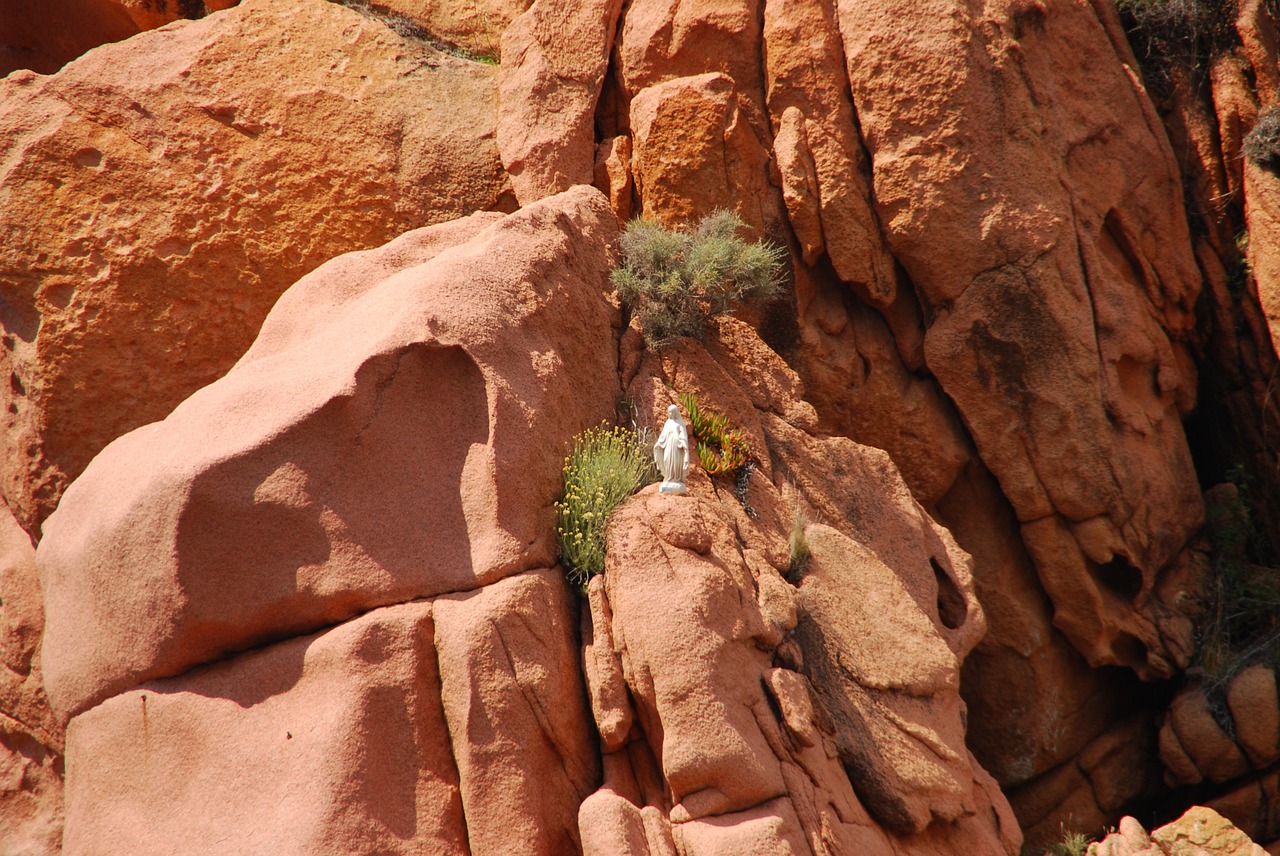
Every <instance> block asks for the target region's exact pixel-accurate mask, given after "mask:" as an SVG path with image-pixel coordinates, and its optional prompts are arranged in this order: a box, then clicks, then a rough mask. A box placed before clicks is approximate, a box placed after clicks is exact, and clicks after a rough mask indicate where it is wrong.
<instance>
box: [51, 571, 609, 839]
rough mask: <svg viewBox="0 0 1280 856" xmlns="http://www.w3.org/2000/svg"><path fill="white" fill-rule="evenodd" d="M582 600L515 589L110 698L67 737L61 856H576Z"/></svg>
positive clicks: (582, 772)
mask: <svg viewBox="0 0 1280 856" xmlns="http://www.w3.org/2000/svg"><path fill="white" fill-rule="evenodd" d="M571 597H572V594H571V593H570V591H569V589H568V587H567V585H566V584H565V581H564V579H563V576H562V575H561V574H560V572H559V571H558V570H542V571H535V572H532V573H528V574H520V575H517V576H515V577H511V578H508V579H505V580H502V581H501V582H498V583H495V584H494V585H491V586H487V587H485V588H484V589H482V590H480V591H477V592H469V593H466V594H462V595H451V596H448V597H445V598H440V599H437V600H435V601H417V602H413V603H408V604H403V605H399V606H389V607H385V608H381V609H375V610H373V611H372V612H369V613H367V614H365V615H363V616H361V617H359V618H357V619H354V620H352V621H349V622H346V623H344V624H341V625H339V626H337V627H335V628H332V629H330V630H327V631H325V632H322V633H319V634H316V635H313V636H303V637H299V638H295V639H290V640H288V641H285V642H281V643H278V644H275V645H271V646H268V647H266V648H263V649H261V650H257V651H252V652H248V653H245V654H241V655H239V656H237V657H233V658H231V659H229V660H226V661H223V662H219V663H215V664H211V665H209V666H205V667H202V668H199V669H196V670H193V671H192V672H190V673H188V674H186V675H183V676H181V677H177V678H169V679H165V680H159V681H152V682H150V683H147V684H144V685H142V686H140V687H138V688H136V689H133V690H130V691H128V692H125V693H122V694H120V695H117V696H113V697H112V698H110V699H108V700H107V701H106V702H104V703H103V704H101V705H98V706H97V707H95V708H94V709H93V710H91V711H88V712H87V713H85V714H83V715H81V716H78V717H76V718H75V719H74V720H72V723H71V726H70V728H69V730H68V752H69V754H70V756H71V757H72V758H74V759H75V760H74V762H73V764H72V765H71V769H70V771H69V774H68V777H67V827H66V835H65V839H64V849H63V851H62V852H63V853H65V854H67V856H74V854H86V856H87V854H94V856H97V854H102V856H107V854H162V853H174V852H182V853H193V854H195V853H208V854H230V853H243V854H251V853H262V852H264V850H270V851H272V852H278V853H286V854H299V856H301V855H302V854H339V853H341V854H354V853H360V854H373V853H381V854H391V853H395V854H399V853H403V854H411V853H433V854H459V856H463V854H494V856H496V854H502V853H529V854H545V856H554V855H555V854H562V853H568V852H572V851H573V850H574V849H575V846H576V841H577V823H576V818H577V810H578V804H579V802H581V800H582V798H583V796H585V795H586V793H587V792H588V791H589V790H590V788H591V787H592V786H593V785H594V784H595V780H596V777H597V775H598V774H597V771H596V755H595V748H594V745H593V743H592V741H591V740H590V739H589V736H590V734H589V731H588V730H587V728H586V722H585V716H586V708H585V706H584V705H583V704H582V701H581V695H582V684H581V680H580V678H579V677H578V674H577V672H576V671H575V670H574V669H573V667H572V666H573V660H574V657H575V654H576V639H575V638H574V631H575V629H576V621H575V620H574V609H573V605H572V603H571V601H570V598H571ZM575 702H577V703H576V704H575ZM494 723H500V724H501V725H500V727H498V728H496V729H495V728H494Z"/></svg>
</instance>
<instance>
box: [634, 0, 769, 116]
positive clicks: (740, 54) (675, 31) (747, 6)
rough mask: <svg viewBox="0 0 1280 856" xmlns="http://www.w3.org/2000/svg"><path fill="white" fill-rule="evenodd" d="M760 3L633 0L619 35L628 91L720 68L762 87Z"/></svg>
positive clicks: (752, 0) (747, 83) (748, 84)
mask: <svg viewBox="0 0 1280 856" xmlns="http://www.w3.org/2000/svg"><path fill="white" fill-rule="evenodd" d="M760 7H761V0H717V2H715V3H708V4H700V3H699V4H693V3H681V2H678V0H632V2H631V3H629V4H628V5H627V12H626V15H625V16H624V17H623V21H622V27H621V30H620V32H619V35H618V73H619V76H620V77H621V79H622V83H623V85H624V87H625V89H626V91H627V92H628V93H629V94H630V96H632V97H634V96H635V95H636V94H637V93H638V92H640V90H642V89H644V88H646V87H649V86H653V85H655V84H658V83H662V82H664V81H667V80H672V79H674V78H678V77H690V76H695V75H700V74H707V73H718V74H723V75H725V76H726V77H728V78H730V79H731V80H733V81H735V82H736V83H737V84H738V85H739V86H743V87H746V88H748V89H749V90H751V91H755V92H758V91H759V79H760V69H761V67H762V63H761V60H760ZM757 97H758V96H757ZM761 106H763V104H761Z"/></svg>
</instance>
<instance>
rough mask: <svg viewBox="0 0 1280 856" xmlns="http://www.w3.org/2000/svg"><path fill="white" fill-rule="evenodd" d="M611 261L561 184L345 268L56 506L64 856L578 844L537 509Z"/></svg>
mask: <svg viewBox="0 0 1280 856" xmlns="http://www.w3.org/2000/svg"><path fill="white" fill-rule="evenodd" d="M616 234H617V224H616V221H615V220H614V219H613V216H612V214H611V213H610V212H609V210H608V207H607V203H606V201H605V199H604V198H603V197H602V196H601V195H600V194H598V193H597V192H596V191H594V190H592V189H590V188H578V189H576V190H574V191H571V192H569V193H566V194H563V195H561V196H557V197H554V198H552V199H549V200H547V201H546V202H545V203H540V204H537V205H534V206H530V207H528V208H525V209H524V210H522V211H521V212H519V213H517V214H513V215H510V216H508V217H506V218H503V217H501V216H500V215H489V214H476V215H474V216H472V217H471V218H468V219H465V220H461V221H457V222H454V223H449V224H444V225H441V226H435V227H427V228H424V229H420V230H417V231H414V232H409V233H407V234H405V235H404V236H402V237H400V238H399V239H397V240H396V241H393V242H392V243H390V244H388V245H387V246H385V247H382V248H379V249H378V250H374V251H368V252H364V253H357V254H352V255H348V256H343V257H340V258H338V259H336V260H334V261H333V262H331V263H330V264H328V265H325V266H323V267H322V268H320V269H319V270H317V271H315V272H314V273H312V274H311V275H310V276H308V277H306V278H304V279H303V280H301V281H300V282H299V283H298V284H297V285H296V286H295V287H294V288H293V289H291V290H290V291H289V292H288V293H287V294H286V295H285V296H284V297H283V298H282V299H281V301H280V304H279V305H278V306H277V307H276V309H275V310H274V311H273V313H272V314H271V316H270V317H269V318H268V319H267V322H266V323H265V324H264V326H263V330H262V333H261V335H260V336H259V338H258V340H257V341H256V342H255V343H254V346H253V347H252V348H251V349H250V350H249V352H248V353H247V354H246V355H245V356H244V358H243V359H242V360H241V361H240V362H239V363H238V364H237V365H236V367H235V368H234V369H233V370H232V371H231V372H229V373H228V374H227V376H226V377H225V378H223V379H222V380H221V381H219V382H218V383H216V384H213V385H212V386H210V387H208V388H207V389H205V390H203V391H202V392H201V393H199V394H197V395H196V396H193V397H192V398H191V399H189V400H188V401H187V402H185V403H184V404H183V405H182V406H181V407H179V408H178V410H176V411H175V412H174V413H173V414H172V415H171V416H170V417H169V419H167V420H165V421H164V422H161V423H157V424H155V425H151V426H147V427H145V428H142V429H139V430H138V431H135V432H133V433H131V434H129V435H126V436H125V437H123V438H121V439H120V440H118V441H116V442H115V443H113V444H112V445H111V446H110V447H109V448H108V449H107V450H105V451H104V452H103V453H102V454H101V455H100V456H99V457H98V458H97V459H96V460H95V461H94V463H93V465H92V466H91V467H90V468H89V470H88V471H86V473H85V475H84V476H82V477H81V478H80V479H79V480H77V482H76V484H75V485H74V487H73V488H72V489H71V490H70V491H68V493H67V495H66V496H65V497H64V499H63V502H62V504H61V505H60V506H59V509H58V511H57V512H56V513H55V515H54V516H53V517H52V518H50V520H49V521H48V524H47V526H46V530H45V532H46V534H45V538H44V540H43V541H42V542H41V544H40V548H39V551H38V554H37V556H38V561H39V563H40V568H41V574H42V584H43V588H44V590H45V592H46V596H47V603H48V604H49V606H48V614H49V617H50V619H51V622H50V624H49V625H48V626H47V627H46V632H45V648H44V655H43V660H44V663H45V667H46V683H47V686H48V687H49V688H50V690H51V691H52V701H53V708H54V710H55V711H57V712H58V713H59V715H60V717H61V718H62V719H64V720H65V719H68V718H69V719H70V730H69V733H68V741H69V749H68V753H69V757H70V758H72V759H73V761H72V764H71V765H70V769H69V772H68V780H67V799H68V802H69V809H68V820H67V828H66V840H65V851H64V852H67V853H84V854H90V853H94V854H96V853H137V852H154V853H159V852H172V849H173V848H174V847H175V846H177V847H179V849H183V850H185V851H188V852H231V851H229V850H227V849H226V847H223V846H222V845H221V844H218V843H217V842H218V841H219V837H218V836H217V835H216V832H217V830H219V829H223V830H225V829H226V828H227V824H229V823H232V818H235V821H234V823H235V825H237V828H239V829H241V830H242V833H243V835H242V837H241V838H240V839H239V841H238V842H237V843H236V844H234V845H228V846H230V847H232V848H233V849H234V848H235V847H241V848H243V850H240V851H236V852H260V851H261V848H262V847H264V846H266V847H269V848H272V849H275V848H284V849H285V850H286V851H287V852H298V853H310V852H331V848H340V849H341V851H342V852H368V853H372V852H415V853H416V852H424V848H425V849H426V850H429V851H431V852H472V853H512V852H522V853H524V852H528V853H545V854H558V853H564V852H568V851H571V850H572V849H574V848H575V847H576V846H577V845H576V841H577V823H576V817H577V811H578V805H579V803H580V802H581V801H582V798H583V797H585V796H586V795H587V794H588V793H589V792H590V790H591V789H592V788H594V787H595V784H596V781H597V777H598V763H599V762H598V755H597V753H596V749H595V741H594V739H593V738H592V736H591V732H590V731H589V730H588V728H587V727H586V715H587V706H586V702H585V699H584V697H583V690H582V682H581V678H580V676H579V672H578V670H577V668H576V660H577V639H576V636H575V634H576V629H577V625H578V620H577V614H576V604H575V603H574V602H573V600H572V598H571V596H570V594H569V591H568V589H567V587H566V583H565V581H564V579H563V575H562V574H561V573H560V571H559V570H547V567H548V565H549V564H550V563H551V561H552V559H553V558H554V556H553V550H552V548H551V545H550V533H551V529H552V527H551V519H552V518H551V513H552V509H551V502H552V500H553V499H554V498H555V494H556V492H557V490H558V489H559V473H560V465H561V460H562V455H563V449H564V447H565V444H566V443H567V442H568V441H569V439H570V438H571V437H572V436H573V434H574V433H575V432H577V431H580V430H582V429H583V428H585V427H587V425H589V424H590V423H591V422H592V421H593V420H594V418H595V416H596V415H597V414H599V413H607V412H608V411H609V410H610V409H611V408H612V407H613V404H614V402H615V400H616V398H617V392H616V389H617V387H616V384H617V374H616V371H617V369H616V363H615V360H616V351H615V350H614V349H612V348H610V347H600V344H601V343H602V342H604V343H607V342H609V341H610V340H612V338H613V336H614V333H613V330H612V326H611V325H613V324H615V323H616V320H615V319H616V310H615V309H614V308H613V307H612V306H610V305H609V304H608V303H607V302H606V301H605V299H604V296H603V294H602V293H601V292H600V290H599V283H600V282H601V281H603V278H604V277H605V275H606V265H607V260H608V250H609V247H610V246H611V244H612V243H613V241H614V240H615V238H616ZM580 385H581V386H580ZM265 401H272V402H275V406H273V407H271V408H265V409H264V408H262V407H261V406H260V405H261V404H262V403H263V402H265ZM237 414H238V415H237ZM535 414H536V418H535ZM166 450H168V451H166ZM397 450H398V451H397ZM170 453H172V454H170ZM370 456H373V457H370ZM126 472H127V473H129V476H128V477H127V478H124V477H122V474H123V473H126ZM366 480H368V481H366ZM126 482H127V483H128V484H130V485H132V489H128V488H126V487H125V483H126ZM512 491H518V495H517V494H514V493H512ZM374 496H379V497H381V498H382V500H381V501H382V502H383V505H381V506H378V505H369V504H368V503H369V502H370V500H371V498H372V497H374ZM103 503H106V506H109V507H110V509H111V511H107V508H106V506H104V505H103ZM104 512H105V513H104ZM162 533H164V534H162ZM228 539H230V540H228ZM237 557H239V558H237ZM193 563H194V564H193ZM125 568H127V569H128V570H127V571H126V570H124V569H125ZM122 574H123V575H124V576H125V577H127V578H128V579H130V580H132V581H133V582H132V583H130V584H128V585H123V584H120V580H121V579H122ZM135 583H136V584H135ZM103 587H105V588H103ZM104 598H105V600H104ZM423 598H427V599H428V600H422V599H423ZM64 604H65V605H64ZM393 604H403V605H400V606H394V605H393ZM379 607H384V608H379ZM86 608H87V609H89V613H85V611H84V610H85V609H86ZM358 613H363V614H362V615H359V617H355V618H352V617H353V616H355V615H356V614H358ZM89 614H92V615H93V616H95V617H93V618H89V619H88V623H76V622H72V623H61V622H60V620H59V616H71V615H80V616H82V617H85V618H87V617H88V615H89ZM348 618H352V620H350V621H347V620H346V619H348ZM335 624H336V625H337V626H336V627H334V628H333V629H324V628H327V627H330V626H331V625H335ZM311 631H318V632H316V633H315V635H311V636H305V637H303V638H299V637H300V636H301V635H302V634H306V633H310V632H311ZM286 637H293V638H289V639H288V640H287V641H279V642H277V641H276V640H280V639H283V638H286ZM252 646H260V647H259V648H258V650H255V651H252V652H249V653H244V654H240V655H235V652H236V651H239V650H243V649H247V648H250V647H252ZM124 652H131V653H129V654H124ZM228 654H231V655H232V656H230V657H227V656H226V655H228ZM167 676H174V677H167ZM157 678H159V680H156V679H157ZM227 735H235V745H234V746H232V745H225V746H222V744H223V743H224V738H225V737H226V736H227ZM139 745H143V746H146V747H147V750H148V751H147V753H146V754H147V760H146V762H145V763H142V764H139V763H137V761H138V759H137V757H136V754H137V749H138V746H139ZM215 745H218V746H221V748H216V749H215V748H212V747H213V746H215ZM551 771H556V772H551ZM175 777H176V778H177V779H179V780H181V781H182V782H186V783H189V785H190V787H186V788H184V789H181V790H177V791H175V789H174V786H173V782H174V779H175ZM265 779H270V780H271V784H270V786H269V787H270V788H271V789H274V790H272V791H271V794H275V795H277V796H275V797H272V796H271V794H260V796H261V799H257V798H255V805H256V806H258V809H256V811H257V812H258V813H257V814H254V815H253V816H252V817H246V816H245V815H244V814H243V812H242V802H243V794H244V792H245V789H246V788H252V789H256V788H258V786H259V785H258V783H260V782H262V781H265ZM139 818H143V820H142V821H141V822H139V820H138V819H139ZM332 852H338V851H337V850H332Z"/></svg>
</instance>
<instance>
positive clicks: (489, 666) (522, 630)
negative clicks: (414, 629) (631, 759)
mask: <svg viewBox="0 0 1280 856" xmlns="http://www.w3.org/2000/svg"><path fill="white" fill-rule="evenodd" d="M576 605H577V604H576V603H574V598H573V595H572V593H571V592H570V590H569V588H568V585H567V584H566V582H565V579H564V575H563V573H562V572H561V571H560V569H559V568H553V569H548V570H541V571H535V572H533V573H529V574H521V575H518V576H515V577H511V578H508V579H505V580H502V581H501V582H498V583H495V584H493V585H490V586H486V587H485V588H483V589H481V590H480V591H476V592H467V593H465V594H452V595H446V596H445V597H442V598H440V599H438V600H437V601H435V604H434V607H433V610H434V615H435V623H436V648H437V650H438V651H439V654H440V676H441V697H442V699H443V702H444V716H445V720H446V721H447V722H448V724H449V735H450V742H451V743H452V750H453V756H454V758H455V759H456V760H457V764H458V777H459V787H460V788H461V791H462V803H463V809H464V813H465V816H466V824H467V846H468V847H469V849H470V852H471V853H472V854H476V856H487V854H493V856H498V854H506V853H528V854H530V856H556V854H561V853H570V852H573V851H574V850H576V849H578V848H579V847H580V846H581V845H580V843H579V838H578V806H579V805H580V804H581V803H582V801H583V799H584V798H585V797H586V796H587V795H588V794H590V793H591V791H592V790H593V789H594V788H595V786H596V783H597V782H598V781H599V775H600V774H599V760H598V758H599V756H598V750H597V745H596V742H595V740H594V738H593V736H592V734H591V731H590V725H589V723H590V719H589V716H588V713H587V705H586V699H585V698H584V695H583V691H582V680H581V678H580V676H579V675H580V673H579V672H578V669H577V662H578V651H577V638H576V636H577V634H576V631H577V621H576V616H575V615H574V610H575V607H576ZM437 739H438V738H437Z"/></svg>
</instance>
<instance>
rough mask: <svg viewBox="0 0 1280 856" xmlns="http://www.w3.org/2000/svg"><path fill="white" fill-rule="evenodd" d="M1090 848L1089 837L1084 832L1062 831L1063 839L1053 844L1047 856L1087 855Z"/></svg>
mask: <svg viewBox="0 0 1280 856" xmlns="http://www.w3.org/2000/svg"><path fill="white" fill-rule="evenodd" d="M1088 850H1089V837H1088V836H1087V835H1085V834H1084V833H1082V832H1067V831H1066V830H1065V829H1064V830H1063V831H1062V840H1061V841H1059V842H1057V843H1056V844H1053V845H1052V846H1050V847H1049V849H1048V851H1046V853H1045V856H1085V853H1087V852H1088Z"/></svg>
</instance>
